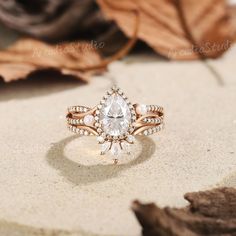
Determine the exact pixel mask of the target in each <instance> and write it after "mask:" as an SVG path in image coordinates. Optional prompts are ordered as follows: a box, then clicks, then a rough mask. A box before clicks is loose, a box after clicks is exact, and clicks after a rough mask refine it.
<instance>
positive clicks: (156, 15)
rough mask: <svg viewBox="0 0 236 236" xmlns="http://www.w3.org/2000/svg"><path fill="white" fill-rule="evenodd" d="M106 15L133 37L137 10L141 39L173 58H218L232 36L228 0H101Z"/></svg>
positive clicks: (226, 47) (99, 1) (99, 2)
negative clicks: (227, 6) (226, 1)
mask: <svg viewBox="0 0 236 236" xmlns="http://www.w3.org/2000/svg"><path fill="white" fill-rule="evenodd" d="M97 2H98V4H99V6H100V7H101V9H102V10H103V12H104V13H105V15H106V16H107V17H108V18H109V19H111V20H115V21H116V23H117V24H118V26H119V27H120V28H121V30H122V31H123V32H124V33H125V34H126V35H127V36H128V37H130V36H131V32H132V31H133V30H132V29H133V28H134V23H133V22H134V16H135V15H134V11H138V12H139V14H140V18H141V19H140V20H141V25H140V30H139V33H138V38H139V39H141V40H143V41H145V42H146V43H147V44H148V45H149V46H151V47H152V48H153V49H154V50H155V51H156V52H158V53H160V54H162V55H164V56H166V57H168V58H171V59H196V58H202V57H203V56H204V57H205V58H206V57H211V58H214V57H217V56H220V55H221V54H222V53H223V52H225V51H226V50H227V49H228V48H229V46H230V43H231V39H232V35H231V30H230V21H229V19H228V11H227V10H226V3H225V0H198V1H196V0H145V1H137V0H119V1H113V0H97Z"/></svg>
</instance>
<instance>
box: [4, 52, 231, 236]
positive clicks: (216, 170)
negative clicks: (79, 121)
mask: <svg viewBox="0 0 236 236" xmlns="http://www.w3.org/2000/svg"><path fill="white" fill-rule="evenodd" d="M235 59H236V48H233V49H232V50H231V51H230V52H228V53H227V54H226V55H225V56H224V57H222V58H221V59H219V60H216V61H210V63H211V65H212V66H213V67H214V68H216V69H217V71H218V73H220V74H221V76H222V77H223V85H220V84H219V82H218V81H217V80H216V79H215V78H214V76H213V75H212V74H211V73H210V72H209V70H208V69H207V67H206V66H205V65H204V64H203V63H201V62H196V61H195V62H167V61H165V60H162V59H160V58H158V57H156V56H154V55H153V56H146V55H141V56H133V57H129V58H128V59H126V60H124V61H122V62H116V63H114V64H113V65H112V66H111V67H110V74H111V75H113V76H114V79H115V81H116V82H117V83H118V85H119V86H120V87H121V88H122V89H123V90H124V92H125V93H126V95H127V96H128V97H129V99H130V100H131V101H132V102H134V103H135V102H139V103H147V104H160V105H163V106H164V107H165V110H166V129H165V131H163V132H161V133H159V134H158V135H155V136H150V137H145V138H139V139H138V140H137V142H136V144H135V145H134V146H133V147H132V150H133V152H132V155H131V156H127V155H124V156H123V159H122V160H121V161H120V163H119V165H112V161H111V159H110V158H109V157H108V156H104V157H101V156H99V155H98V154H99V146H98V145H97V142H96V139H95V138H94V137H86V138H80V137H78V136H75V135H73V134H71V133H69V132H68V130H67V129H66V127H65V118H64V115H65V111H66V108H67V106H70V105H75V104H85V105H88V106H93V105H96V104H97V102H98V101H99V100H100V99H101V97H102V96H103V95H104V93H105V92H106V90H107V89H108V88H109V87H110V86H111V84H112V82H111V79H110V78H109V76H108V75H104V76H100V77H95V78H93V79H92V80H91V83H90V84H89V85H82V84H80V83H78V82H77V81H73V80H69V79H68V80H67V79H64V80H59V81H55V80H50V79H49V78H45V79H40V80H37V79H33V80H29V81H21V82H16V83H12V84H4V83H1V85H0V115H1V118H0V132H1V136H0V144H1V146H0V235H4V236H6V235H11V236H14V235H17V236H23V235H24V236H25V235H29V236H31V235H54V234H56V235H84V236H88V235H91V236H94V235H98V236H106V235H126V236H127V235H130V236H131V235H139V234H140V227H139V224H138V223H137V221H136V219H135V217H134V215H133V213H132V212H131V210H130V205H131V202H132V201H133V200H134V199H139V200H141V201H144V202H150V201H154V202H156V203H157V204H159V205H160V206H166V205H168V206H176V207H180V206H185V205H186V202H185V200H184V199H183V194H184V193H186V192H190V191H198V190H204V189H209V188H212V187H216V186H226V185H227V186H234V187H236V109H235V103H236V76H235V75H236V66H235Z"/></svg>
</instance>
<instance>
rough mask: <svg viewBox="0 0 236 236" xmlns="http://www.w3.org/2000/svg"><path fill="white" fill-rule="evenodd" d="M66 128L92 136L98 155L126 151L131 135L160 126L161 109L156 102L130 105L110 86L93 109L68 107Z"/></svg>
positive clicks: (162, 119) (121, 94) (133, 138)
mask: <svg viewBox="0 0 236 236" xmlns="http://www.w3.org/2000/svg"><path fill="white" fill-rule="evenodd" d="M66 118H67V124H68V129H69V130H70V131H72V132H75V133H78V134H80V135H86V136H87V135H96V136H98V137H97V140H98V142H99V144H101V154H105V153H106V152H108V151H109V150H111V153H112V154H113V155H115V158H114V159H115V160H116V161H117V158H118V154H120V152H121V151H122V150H125V151H126V152H129V146H130V144H133V143H134V141H135V137H134V136H135V135H150V134H153V133H156V132H159V131H160V130H161V129H162V128H163V126H164V111H163V108H162V107H160V106H157V105H141V104H134V105H133V104H132V103H130V102H129V100H128V98H127V97H126V96H125V95H124V93H123V92H122V91H121V90H120V89H119V88H117V87H113V88H112V89H110V90H109V91H108V92H107V94H106V95H105V96H104V97H103V98H102V100H101V101H100V103H99V105H97V106H95V107H94V108H89V107H85V106H71V107H69V108H68V113H67V116H66Z"/></svg>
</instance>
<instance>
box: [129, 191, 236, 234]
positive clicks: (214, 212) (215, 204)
mask: <svg viewBox="0 0 236 236" xmlns="http://www.w3.org/2000/svg"><path fill="white" fill-rule="evenodd" d="M185 198H186V199H187V200H188V201H189V202H190V206H188V207H186V208H179V209H177V208H170V207H165V208H159V207H158V206H156V205H155V204H154V203H151V204H141V203H140V202H138V201H135V202H134V203H133V205H132V209H133V211H134V213H135V215H136V217H137V219H138V221H139V222H140V224H141V226H142V228H143V235H144V236H154V235H155V236H207V235H209V236H213V235H214V236H226V235H227V236H235V235H236V214H235V212H236V189H234V188H219V189H213V190H211V191H205V192H197V193H188V194H186V195H185Z"/></svg>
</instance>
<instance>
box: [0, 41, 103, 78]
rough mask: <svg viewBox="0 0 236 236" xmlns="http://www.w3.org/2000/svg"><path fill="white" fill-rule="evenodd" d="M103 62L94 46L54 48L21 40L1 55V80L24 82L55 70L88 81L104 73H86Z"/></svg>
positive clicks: (69, 44)
mask: <svg viewBox="0 0 236 236" xmlns="http://www.w3.org/2000/svg"><path fill="white" fill-rule="evenodd" d="M101 62H102V59H101V57H100V56H99V54H98V52H97V50H96V49H95V48H94V47H93V45H92V44H89V43H84V42H77V43H64V44H58V45H55V46H52V45H49V44H46V43H43V42H41V41H37V40H33V39H22V40H19V41H17V42H16V43H15V44H13V45H12V46H10V47H9V48H7V49H6V50H4V51H0V76H1V77H3V79H4V81H6V82H9V81H12V80H16V79H19V78H25V77H27V75H29V74H31V73H32V72H34V71H37V70H45V69H55V70H58V71H60V72H61V73H62V74H66V75H73V76H75V77H78V78H79V79H81V80H84V81H87V80H88V79H89V76H90V75H92V74H95V73H99V72H101V71H103V70H104V69H105V66H103V67H102V66H101V67H99V68H98V69H94V70H92V71H91V70H86V67H91V66H92V65H98V64H100V63H101Z"/></svg>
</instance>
